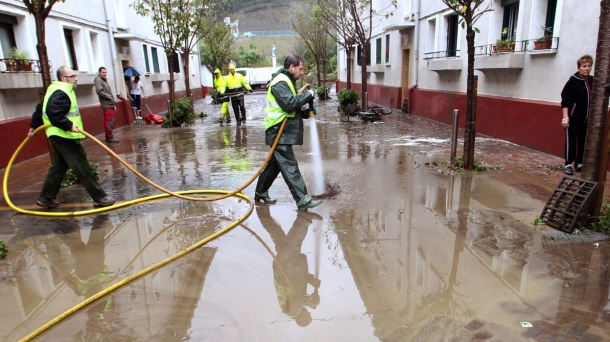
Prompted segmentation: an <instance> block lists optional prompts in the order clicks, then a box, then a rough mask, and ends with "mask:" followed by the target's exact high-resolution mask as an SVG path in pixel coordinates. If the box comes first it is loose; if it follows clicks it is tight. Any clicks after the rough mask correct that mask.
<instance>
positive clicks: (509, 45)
mask: <svg viewBox="0 0 610 342" xmlns="http://www.w3.org/2000/svg"><path fill="white" fill-rule="evenodd" d="M502 37H506V39H502V38H500V39H497V40H496V44H495V45H493V51H494V52H495V53H497V52H514V51H515V38H513V37H514V35H513V37H509V36H508V27H505V28H504V30H502Z"/></svg>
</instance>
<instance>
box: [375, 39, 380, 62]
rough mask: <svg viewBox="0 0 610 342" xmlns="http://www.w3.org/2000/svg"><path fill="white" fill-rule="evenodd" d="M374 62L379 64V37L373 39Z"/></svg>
mask: <svg viewBox="0 0 610 342" xmlns="http://www.w3.org/2000/svg"><path fill="white" fill-rule="evenodd" d="M375 64H381V38H377V39H375Z"/></svg>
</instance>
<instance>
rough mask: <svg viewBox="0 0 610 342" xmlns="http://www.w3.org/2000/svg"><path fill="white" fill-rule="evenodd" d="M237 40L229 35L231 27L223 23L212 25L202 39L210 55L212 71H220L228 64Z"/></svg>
mask: <svg viewBox="0 0 610 342" xmlns="http://www.w3.org/2000/svg"><path fill="white" fill-rule="evenodd" d="M236 40H237V38H235V37H234V36H233V35H232V34H231V27H230V26H229V24H227V23H225V22H218V23H216V24H215V25H213V27H212V30H211V31H210V33H209V34H208V35H207V36H206V37H205V38H204V39H203V41H204V44H205V47H206V48H207V49H208V50H209V52H210V54H211V55H212V69H216V68H219V69H222V66H223V65H225V64H229V60H230V56H231V53H232V52H233V50H234V49H233V44H234V43H235V41H236Z"/></svg>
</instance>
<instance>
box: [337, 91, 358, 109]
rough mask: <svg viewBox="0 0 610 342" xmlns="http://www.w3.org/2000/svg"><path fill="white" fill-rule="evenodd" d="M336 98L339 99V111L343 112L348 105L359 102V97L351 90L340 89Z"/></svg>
mask: <svg viewBox="0 0 610 342" xmlns="http://www.w3.org/2000/svg"><path fill="white" fill-rule="evenodd" d="M337 96H338V97H339V110H340V111H344V110H345V107H347V105H348V104H350V103H358V101H360V95H359V94H358V93H357V92H356V91H355V90H353V89H341V91H340V92H339V94H338V95H337Z"/></svg>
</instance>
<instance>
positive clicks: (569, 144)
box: [564, 120, 587, 166]
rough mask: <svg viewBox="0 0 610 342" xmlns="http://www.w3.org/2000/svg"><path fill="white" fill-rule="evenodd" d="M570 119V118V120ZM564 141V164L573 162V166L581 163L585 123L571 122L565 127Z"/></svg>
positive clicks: (585, 133)
mask: <svg viewBox="0 0 610 342" xmlns="http://www.w3.org/2000/svg"><path fill="white" fill-rule="evenodd" d="M570 121H572V120H570ZM565 130H566V142H565V149H564V151H565V152H564V153H565V159H566V162H565V165H570V164H572V163H573V162H574V164H575V165H574V166H577V165H581V164H582V158H583V155H584V153H585V138H586V137H587V123H586V122H585V123H578V124H576V123H572V122H570V127H566V129H565Z"/></svg>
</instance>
